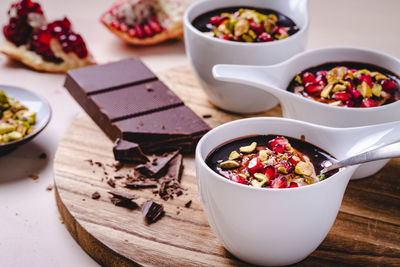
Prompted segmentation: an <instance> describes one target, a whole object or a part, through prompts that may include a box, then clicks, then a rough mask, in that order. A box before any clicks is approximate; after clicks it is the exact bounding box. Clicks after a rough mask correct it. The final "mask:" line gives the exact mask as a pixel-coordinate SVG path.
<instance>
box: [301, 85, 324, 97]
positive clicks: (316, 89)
mask: <svg viewBox="0 0 400 267" xmlns="http://www.w3.org/2000/svg"><path fill="white" fill-rule="evenodd" d="M323 88H324V87H323V86H321V85H320V84H313V83H307V84H306V86H305V88H304V90H305V91H306V92H307V94H309V95H315V94H320V93H321V91H322V89H323Z"/></svg>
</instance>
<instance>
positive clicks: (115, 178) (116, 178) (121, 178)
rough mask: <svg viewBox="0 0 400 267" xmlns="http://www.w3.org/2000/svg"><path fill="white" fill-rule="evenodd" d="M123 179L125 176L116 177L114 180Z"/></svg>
mask: <svg viewBox="0 0 400 267" xmlns="http://www.w3.org/2000/svg"><path fill="white" fill-rule="evenodd" d="M122 178H124V176H121V175H117V176H114V179H122Z"/></svg>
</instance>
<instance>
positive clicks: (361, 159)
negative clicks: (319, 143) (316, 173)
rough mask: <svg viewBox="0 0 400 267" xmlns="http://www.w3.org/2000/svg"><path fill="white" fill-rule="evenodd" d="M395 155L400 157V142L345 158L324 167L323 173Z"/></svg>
mask: <svg viewBox="0 0 400 267" xmlns="http://www.w3.org/2000/svg"><path fill="white" fill-rule="evenodd" d="M395 157H400V142H399V143H394V144H390V145H387V146H384V147H380V148H377V149H373V150H370V151H367V152H364V153H361V154H358V155H356V156H353V157H350V158H347V159H345V160H342V161H338V162H335V163H333V164H332V165H331V166H329V167H327V168H324V169H322V170H321V174H324V173H326V172H328V171H331V170H334V169H338V168H341V167H345V166H351V165H356V164H360V163H365V162H370V161H375V160H380V159H389V158H395Z"/></svg>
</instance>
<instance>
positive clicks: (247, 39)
mask: <svg viewBox="0 0 400 267" xmlns="http://www.w3.org/2000/svg"><path fill="white" fill-rule="evenodd" d="M242 39H243V41H245V42H247V43H251V42H253V38H251V36H250V35H248V34H243V35H242Z"/></svg>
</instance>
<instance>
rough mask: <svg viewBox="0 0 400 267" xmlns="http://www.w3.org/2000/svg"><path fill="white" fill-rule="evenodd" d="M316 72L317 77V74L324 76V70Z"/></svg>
mask: <svg viewBox="0 0 400 267" xmlns="http://www.w3.org/2000/svg"><path fill="white" fill-rule="evenodd" d="M316 74H317V77H318V76H321V77H325V76H326V71H325V70H320V71H318V72H317V73H316Z"/></svg>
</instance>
